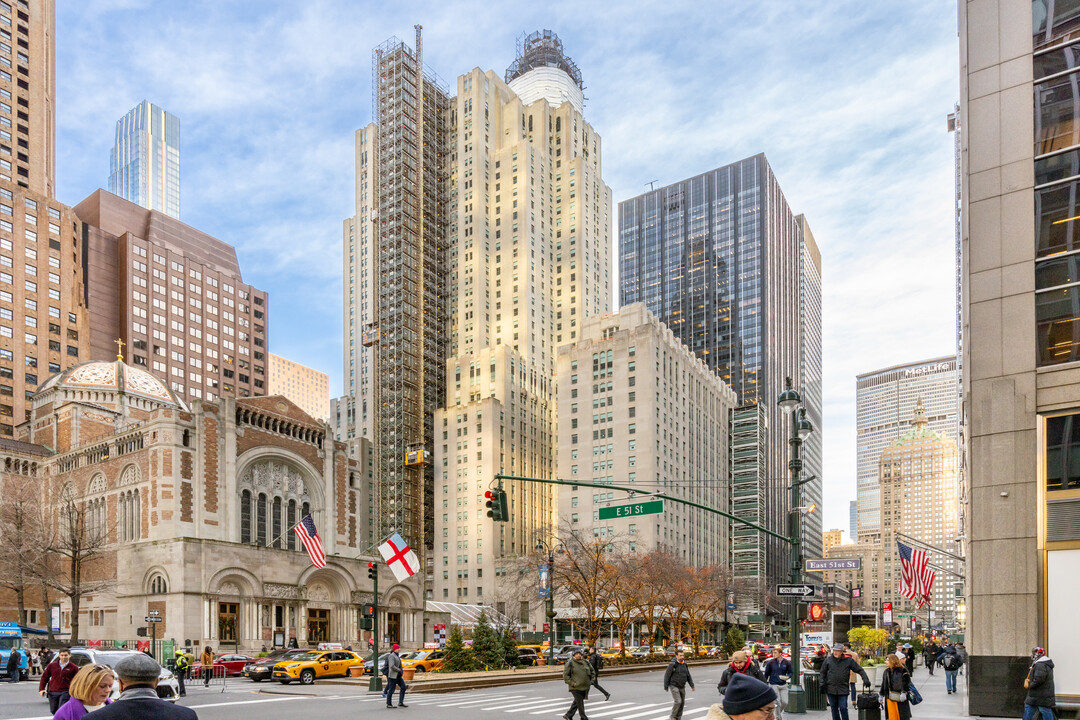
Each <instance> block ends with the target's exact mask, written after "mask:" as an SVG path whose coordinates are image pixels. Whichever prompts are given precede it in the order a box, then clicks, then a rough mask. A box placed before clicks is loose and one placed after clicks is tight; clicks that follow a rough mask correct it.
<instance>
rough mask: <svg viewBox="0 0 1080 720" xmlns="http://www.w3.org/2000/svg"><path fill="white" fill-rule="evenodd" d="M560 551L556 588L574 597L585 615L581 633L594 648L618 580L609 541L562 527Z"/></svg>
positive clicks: (605, 619) (556, 559)
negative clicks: (612, 590) (611, 593)
mask: <svg viewBox="0 0 1080 720" xmlns="http://www.w3.org/2000/svg"><path fill="white" fill-rule="evenodd" d="M560 540H561V542H562V552H561V553H559V554H558V555H557V556H556V558H555V567H554V568H552V576H553V579H554V581H555V583H556V587H558V588H559V589H560V590H562V591H564V592H566V593H568V594H569V595H571V596H572V597H574V598H576V599H577V601H578V603H579V605H580V606H581V610H582V612H583V613H584V615H585V617H584V622H583V626H584V634H585V639H586V640H587V642H588V644H589V645H595V644H596V640H597V639H598V638H599V637H600V631H601V630H602V629H603V625H604V623H605V622H606V621H607V620H608V616H609V599H610V592H611V588H612V587H613V586H614V585H615V584H616V582H617V579H616V575H617V573H616V572H615V567H614V564H613V563H612V558H611V556H610V552H612V550H613V549H614V546H613V539H612V538H596V537H587V536H585V535H583V534H582V533H580V532H578V531H577V530H574V529H572V528H570V527H568V526H567V525H565V524H564V528H563V532H561V533H560Z"/></svg>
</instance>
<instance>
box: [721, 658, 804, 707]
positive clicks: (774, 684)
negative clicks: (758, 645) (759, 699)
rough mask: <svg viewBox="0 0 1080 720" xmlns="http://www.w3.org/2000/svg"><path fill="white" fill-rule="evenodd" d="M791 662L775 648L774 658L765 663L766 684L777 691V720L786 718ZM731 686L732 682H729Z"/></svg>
mask: <svg viewBox="0 0 1080 720" xmlns="http://www.w3.org/2000/svg"><path fill="white" fill-rule="evenodd" d="M791 671H792V667H791V661H790V660H787V659H785V658H784V654H783V653H782V652H780V648H778V647H774V648H773V650H772V658H771V659H770V660H769V662H767V663H765V670H764V674H765V682H767V683H768V684H769V687H771V688H772V689H773V690H775V691H776V700H777V702H776V720H781V719H782V718H783V717H784V707H785V706H786V705H787V699H788V680H790V679H791ZM728 684H729V685H730V684H731V683H730V681H729V682H728Z"/></svg>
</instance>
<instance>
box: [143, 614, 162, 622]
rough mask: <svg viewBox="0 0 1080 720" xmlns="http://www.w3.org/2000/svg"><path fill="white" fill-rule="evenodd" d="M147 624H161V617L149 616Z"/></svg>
mask: <svg viewBox="0 0 1080 720" xmlns="http://www.w3.org/2000/svg"><path fill="white" fill-rule="evenodd" d="M146 622H148V623H159V622H161V618H159V617H150V616H149V615H147V616H146Z"/></svg>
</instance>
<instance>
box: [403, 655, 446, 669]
mask: <svg viewBox="0 0 1080 720" xmlns="http://www.w3.org/2000/svg"><path fill="white" fill-rule="evenodd" d="M410 654H411V655H412V656H413V657H411V658H408V659H406V658H405V657H404V656H402V659H401V666H402V667H404V668H413V669H414V670H416V672H418V673H422V672H432V671H434V670H438V669H439V668H441V667H442V664H443V658H445V657H446V651H445V650H424V651H423V652H418V653H410Z"/></svg>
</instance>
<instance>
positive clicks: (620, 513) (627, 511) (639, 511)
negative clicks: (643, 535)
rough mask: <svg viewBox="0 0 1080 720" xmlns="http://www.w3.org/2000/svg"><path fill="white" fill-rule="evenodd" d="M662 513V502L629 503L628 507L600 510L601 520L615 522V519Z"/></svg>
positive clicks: (615, 506)
mask: <svg viewBox="0 0 1080 720" xmlns="http://www.w3.org/2000/svg"><path fill="white" fill-rule="evenodd" d="M662 512H664V501H663V500H652V501H650V502H640V503H630V504H629V505H614V506H612V507H604V508H600V519H601V520H615V519H617V518H624V517H634V516H636V515H656V514H658V513H662Z"/></svg>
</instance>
